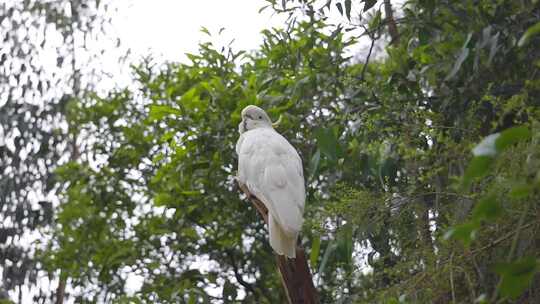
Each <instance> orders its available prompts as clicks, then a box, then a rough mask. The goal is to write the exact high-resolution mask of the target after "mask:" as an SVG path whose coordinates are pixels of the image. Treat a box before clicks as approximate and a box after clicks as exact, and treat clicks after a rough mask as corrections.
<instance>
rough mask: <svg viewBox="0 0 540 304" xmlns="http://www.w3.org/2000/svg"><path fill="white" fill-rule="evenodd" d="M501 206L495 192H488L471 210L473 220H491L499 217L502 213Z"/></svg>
mask: <svg viewBox="0 0 540 304" xmlns="http://www.w3.org/2000/svg"><path fill="white" fill-rule="evenodd" d="M502 211H503V209H502V206H501V204H500V202H499V201H498V200H497V196H496V195H495V194H490V195H488V196H486V197H484V198H482V199H481V200H480V201H479V202H478V203H477V204H476V206H474V209H473V212H472V218H473V220H478V221H479V220H483V219H486V220H492V219H495V218H497V217H499V216H500V215H501V214H502Z"/></svg>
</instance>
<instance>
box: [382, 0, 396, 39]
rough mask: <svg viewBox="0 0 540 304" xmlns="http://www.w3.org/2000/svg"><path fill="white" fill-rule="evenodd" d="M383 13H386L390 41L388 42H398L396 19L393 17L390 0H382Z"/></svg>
mask: <svg viewBox="0 0 540 304" xmlns="http://www.w3.org/2000/svg"><path fill="white" fill-rule="evenodd" d="M384 13H385V14H386V22H387V24H388V32H389V33H390V37H391V38H392V41H391V42H390V44H398V43H399V32H398V29H397V25H396V20H395V19H394V12H393V11H392V4H391V3H390V0H384Z"/></svg>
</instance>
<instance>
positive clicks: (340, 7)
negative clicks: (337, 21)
mask: <svg viewBox="0 0 540 304" xmlns="http://www.w3.org/2000/svg"><path fill="white" fill-rule="evenodd" d="M336 7H337V9H338V11H339V13H340V14H341V16H343V6H342V5H341V3H339V2H338V3H336Z"/></svg>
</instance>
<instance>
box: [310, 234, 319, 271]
mask: <svg viewBox="0 0 540 304" xmlns="http://www.w3.org/2000/svg"><path fill="white" fill-rule="evenodd" d="M320 251H321V237H320V236H313V244H311V252H310V254H309V261H310V263H311V267H312V268H313V269H315V268H316V267H317V260H318V259H319V253H320Z"/></svg>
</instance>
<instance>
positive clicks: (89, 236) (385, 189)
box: [40, 0, 540, 303]
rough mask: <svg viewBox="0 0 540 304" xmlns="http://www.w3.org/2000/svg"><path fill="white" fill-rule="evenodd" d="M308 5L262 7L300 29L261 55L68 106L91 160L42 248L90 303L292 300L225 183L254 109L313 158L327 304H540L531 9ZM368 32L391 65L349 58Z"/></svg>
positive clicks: (319, 269)
mask: <svg viewBox="0 0 540 304" xmlns="http://www.w3.org/2000/svg"><path fill="white" fill-rule="evenodd" d="M312 2H313V1H295V0H290V1H280V2H277V1H269V5H270V9H274V10H276V11H279V12H282V13H288V14H290V18H289V19H288V20H289V21H288V23H287V26H286V27H285V28H284V29H269V30H266V31H264V32H263V33H262V35H264V42H263V44H262V45H261V47H260V49H259V50H257V51H256V52H253V53H245V52H242V51H239V52H238V51H235V50H234V49H230V48H224V49H221V50H218V49H219V48H217V47H214V46H213V45H212V44H210V43H203V44H201V46H200V50H199V53H198V54H191V55H189V56H188V57H189V58H190V62H189V63H170V64H167V65H165V66H153V65H152V61H151V60H150V61H146V62H143V63H141V64H140V65H138V66H136V67H134V75H135V78H136V80H137V82H138V85H139V88H140V90H139V91H133V90H128V89H126V90H121V91H115V92H111V93H110V94H108V95H106V96H103V95H99V94H95V95H94V96H93V98H92V99H91V101H89V102H88V101H85V102H79V101H78V100H76V99H73V100H72V101H71V102H69V103H68V104H67V105H66V115H67V119H68V122H69V126H70V127H69V131H70V132H71V134H72V136H74V137H77V138H79V139H80V141H81V142H82V143H83V144H82V145H80V147H79V151H80V154H81V155H82V157H81V158H80V159H77V160H74V161H71V162H68V163H66V164H65V165H63V166H61V167H60V168H58V169H57V170H56V171H55V173H56V179H57V180H58V181H60V183H61V187H60V188H59V190H58V195H59V198H60V200H61V202H62V203H61V205H60V207H59V208H58V209H57V210H55V211H56V212H55V223H56V226H55V233H54V239H53V241H52V242H50V244H49V245H48V247H47V249H46V250H44V251H43V252H41V254H40V256H41V257H42V261H43V263H44V265H46V267H48V269H49V271H50V272H51V273H57V271H58V270H61V271H62V276H63V277H64V278H66V279H67V282H68V285H69V286H70V288H71V289H70V290H72V292H71V293H72V295H73V296H74V297H76V299H77V301H78V302H90V303H92V302H107V303H109V302H116V303H128V302H135V303H150V302H151V303H232V302H243V303H283V302H284V301H285V297H284V295H283V294H282V291H281V290H282V288H281V286H280V279H279V276H278V273H277V272H276V269H275V265H274V257H273V256H272V252H271V249H270V247H269V245H268V243H267V240H266V234H267V233H266V228H265V227H264V225H263V222H262V220H261V219H260V218H258V217H257V214H256V212H255V210H254V208H253V207H252V206H251V205H250V204H249V203H247V202H245V201H243V200H242V197H241V196H240V194H239V191H238V189H236V186H235V180H234V178H233V176H234V174H235V168H236V156H235V154H234V144H235V142H236V139H237V136H238V133H237V126H238V123H239V121H240V115H239V114H240V111H241V109H242V108H243V107H244V106H246V105H248V104H257V105H261V106H262V107H263V108H265V109H267V110H268V113H269V114H270V116H271V117H272V118H273V119H275V120H277V119H278V117H280V116H281V118H282V119H281V124H280V125H279V127H278V128H277V129H278V131H279V132H280V133H282V134H283V135H284V136H285V137H287V138H288V139H289V140H290V142H291V143H292V144H293V145H294V146H295V147H296V148H297V149H298V151H299V153H300V154H301V156H302V158H303V162H304V168H305V172H306V174H305V176H306V179H307V180H306V184H307V187H308V199H307V204H306V223H305V225H304V230H303V235H302V244H303V246H304V247H306V248H307V251H308V254H309V257H310V264H311V267H312V269H313V272H314V279H315V281H316V282H315V283H316V286H317V288H318V290H319V292H320V297H321V302H323V303H450V302H452V303H472V302H480V303H537V302H539V301H540V294H539V290H540V288H539V287H540V278H539V276H538V273H537V271H538V258H539V256H538V254H539V248H540V239H539V237H538V235H540V234H539V229H540V221H539V220H538V219H539V216H540V213H539V212H540V211H539V208H538V207H539V199H540V135H539V131H540V121H539V120H540V75H539V73H538V72H539V70H540V53H539V52H538V50H537V46H538V43H539V42H540V35H538V34H539V33H540V23H539V22H540V7H539V4H538V2H537V1H532V0H531V1H512V0H498V1H489V0H479V1H474V2H473V1H434V0H431V1H427V0H410V1H407V2H406V4H405V5H404V6H403V9H402V10H400V14H399V17H393V16H392V17H391V18H389V13H388V9H391V6H390V1H370V0H363V1H354V2H353V1H348V0H345V1H332V0H330V1H323V3H322V4H319V3H318V1H315V2H314V3H312ZM385 11H386V12H385ZM331 12H334V13H338V14H341V15H343V19H341V21H340V22H338V23H337V24H336V22H330V21H329V19H327V18H326V17H327V16H328V15H330V14H331ZM358 14H359V15H358ZM356 15H358V16H356ZM396 15H397V14H396ZM394 27H395V28H394ZM351 33H353V34H351ZM356 33H359V34H358V36H355V35H357V34H356ZM366 37H367V38H369V39H370V40H372V39H373V40H378V42H377V43H378V44H382V45H384V51H385V54H383V55H381V54H379V55H378V56H375V55H374V54H372V47H369V46H372V45H368V47H369V49H368V53H369V55H367V56H362V57H361V61H360V62H355V61H354V60H351V59H350V58H349V57H348V56H349V55H348V54H349V51H348V49H349V48H351V47H355V46H357V45H358V43H359V42H358V41H365V40H362V39H364V38H366ZM133 278H139V279H140V280H142V281H143V283H142V286H141V288H140V289H138V290H136V291H135V292H127V289H128V287H129V285H130V284H131V285H133V284H134V283H133ZM126 282H130V284H126ZM126 286H128V287H126Z"/></svg>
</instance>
